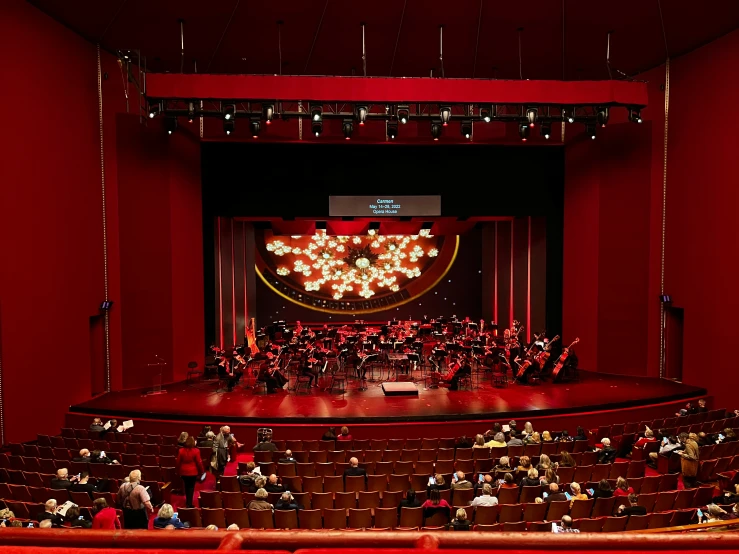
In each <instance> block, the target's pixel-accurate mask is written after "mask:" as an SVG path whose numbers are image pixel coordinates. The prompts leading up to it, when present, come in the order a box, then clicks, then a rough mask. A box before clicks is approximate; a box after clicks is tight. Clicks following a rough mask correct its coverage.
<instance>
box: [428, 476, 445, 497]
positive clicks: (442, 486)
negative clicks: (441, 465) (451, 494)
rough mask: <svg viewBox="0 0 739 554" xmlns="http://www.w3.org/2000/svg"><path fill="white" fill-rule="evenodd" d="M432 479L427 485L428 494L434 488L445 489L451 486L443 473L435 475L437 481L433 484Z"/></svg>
mask: <svg viewBox="0 0 739 554" xmlns="http://www.w3.org/2000/svg"><path fill="white" fill-rule="evenodd" d="M430 481H431V479H429V485H428V486H427V487H426V494H429V493H430V492H431V491H432V490H437V491H443V490H447V489H449V488H450V486H449V483H447V482H446V480H445V479H444V476H443V475H442V474H441V473H437V474H435V475H434V481H435V483H433V484H432V483H431V482H430Z"/></svg>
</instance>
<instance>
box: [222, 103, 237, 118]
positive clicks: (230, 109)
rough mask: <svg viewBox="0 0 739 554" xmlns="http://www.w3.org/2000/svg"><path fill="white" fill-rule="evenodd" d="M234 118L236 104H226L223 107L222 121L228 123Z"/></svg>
mask: <svg viewBox="0 0 739 554" xmlns="http://www.w3.org/2000/svg"><path fill="white" fill-rule="evenodd" d="M235 118H236V104H226V105H225V106H223V119H225V120H226V121H230V120H233V119H235Z"/></svg>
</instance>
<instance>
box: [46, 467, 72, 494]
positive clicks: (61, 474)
mask: <svg viewBox="0 0 739 554" xmlns="http://www.w3.org/2000/svg"><path fill="white" fill-rule="evenodd" d="M72 479H73V480H75V481H76V480H77V476H76V475H74V476H73V477H72ZM51 488H52V489H57V490H60V489H70V488H72V481H71V480H70V479H69V470H68V469H67V468H66V467H63V468H61V469H57V470H56V477H54V478H53V479H52V480H51Z"/></svg>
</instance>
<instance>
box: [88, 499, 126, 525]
mask: <svg viewBox="0 0 739 554" xmlns="http://www.w3.org/2000/svg"><path fill="white" fill-rule="evenodd" d="M92 512H93V513H94V514H95V515H94V516H93V518H92V529H120V528H121V522H120V520H119V519H118V515H117V514H116V511H115V508H111V507H110V506H108V503H107V502H106V501H105V498H96V499H95V501H94V502H93V503H92Z"/></svg>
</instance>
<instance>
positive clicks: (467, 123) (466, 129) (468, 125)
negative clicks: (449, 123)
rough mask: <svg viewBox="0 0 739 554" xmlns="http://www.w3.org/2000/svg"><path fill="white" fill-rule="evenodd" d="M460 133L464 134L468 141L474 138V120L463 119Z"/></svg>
mask: <svg viewBox="0 0 739 554" xmlns="http://www.w3.org/2000/svg"><path fill="white" fill-rule="evenodd" d="M459 132H460V133H461V134H462V136H463V137H464V138H466V139H469V138H471V137H472V120H471V119H463V120H462V123H461V124H460V126H459Z"/></svg>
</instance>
